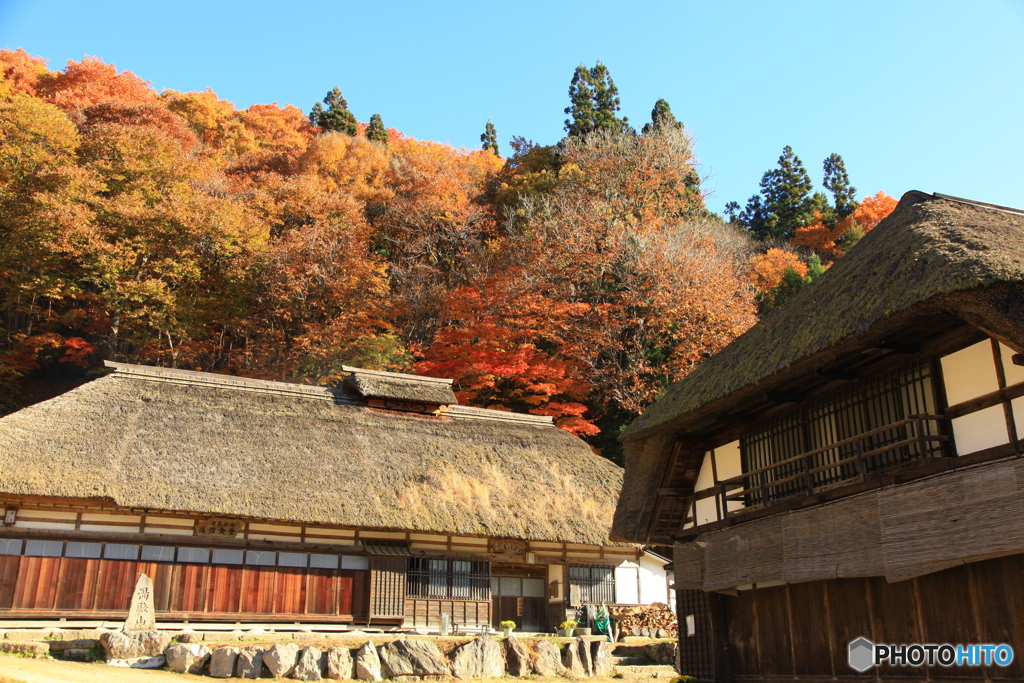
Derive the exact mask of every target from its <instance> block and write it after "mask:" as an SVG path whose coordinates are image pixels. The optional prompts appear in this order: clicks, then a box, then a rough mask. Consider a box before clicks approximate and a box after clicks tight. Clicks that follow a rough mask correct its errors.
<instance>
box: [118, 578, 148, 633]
mask: <svg viewBox="0 0 1024 683" xmlns="http://www.w3.org/2000/svg"><path fill="white" fill-rule="evenodd" d="M155 629H156V607H155V606H154V603H153V580H152V579H151V578H149V577H148V576H146V575H145V574H139V580H138V581H137V582H136V583H135V591H134V592H133V593H132V602H131V607H129V608H128V618H127V619H125V620H124V626H122V627H121V630H122V631H153V630H155Z"/></svg>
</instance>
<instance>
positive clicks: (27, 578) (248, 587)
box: [0, 555, 368, 621]
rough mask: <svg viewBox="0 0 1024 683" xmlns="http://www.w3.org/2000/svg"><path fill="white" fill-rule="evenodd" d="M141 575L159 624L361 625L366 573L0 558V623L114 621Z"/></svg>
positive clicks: (20, 557) (240, 566) (241, 566)
mask: <svg viewBox="0 0 1024 683" xmlns="http://www.w3.org/2000/svg"><path fill="white" fill-rule="evenodd" d="M143 573H144V574H147V575H148V576H149V577H150V578H151V579H153V588H154V594H155V595H154V599H155V607H156V610H157V612H158V613H159V614H161V615H163V617H164V618H184V619H188V618H211V619H218V618H223V619H228V618H230V619H237V618H239V617H240V616H241V615H244V616H245V618H247V619H253V618H254V619H259V620H271V621H272V620H282V619H287V620H289V621H296V620H306V621H309V620H311V618H313V619H314V620H316V621H353V620H363V619H365V618H366V617H367V611H368V609H367V608H368V604H367V603H368V590H367V578H368V577H367V574H368V572H366V571H358V570H345V569H337V570H335V569H313V568H310V569H306V568H288V567H278V568H274V567H257V566H248V565H216V564H214V565H209V564H171V563H159V562H137V561H131V560H108V559H99V558H97V559H81V558H70V557H29V556H19V555H4V556H0V615H8V616H15V615H18V616H34V617H47V616H89V615H95V616H101V617H114V618H117V617H119V616H122V615H123V614H124V613H126V612H127V610H128V604H129V602H130V601H131V593H132V589H133V588H134V587H135V581H136V580H137V578H138V576H139V574H143Z"/></svg>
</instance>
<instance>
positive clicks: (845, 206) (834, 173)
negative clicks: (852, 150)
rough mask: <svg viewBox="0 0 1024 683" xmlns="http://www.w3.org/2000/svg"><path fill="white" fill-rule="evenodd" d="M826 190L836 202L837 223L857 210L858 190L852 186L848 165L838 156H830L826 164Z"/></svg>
mask: <svg viewBox="0 0 1024 683" xmlns="http://www.w3.org/2000/svg"><path fill="white" fill-rule="evenodd" d="M823 165H824V171H825V182H824V185H825V189H827V190H828V191H829V192H831V193H832V197H833V199H834V200H835V204H834V209H835V222H836V223H838V222H839V221H841V220H843V219H844V218H846V217H847V216H849V215H850V214H851V213H853V212H854V210H855V209H856V208H857V188H855V187H854V186H853V185H850V176H849V175H848V174H847V173H846V165H845V164H844V163H843V158H842V157H841V156H839V155H838V154H835V153H833V154H830V155H829V156H828V159H825V162H824V164H823Z"/></svg>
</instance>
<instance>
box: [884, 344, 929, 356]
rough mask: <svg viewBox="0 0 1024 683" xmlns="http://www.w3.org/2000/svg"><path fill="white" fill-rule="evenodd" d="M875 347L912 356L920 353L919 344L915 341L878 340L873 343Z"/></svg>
mask: <svg viewBox="0 0 1024 683" xmlns="http://www.w3.org/2000/svg"><path fill="white" fill-rule="evenodd" d="M874 348H876V349H883V350H885V351H892V352H893V353H900V354H903V355H907V356H914V355H917V354H919V353H921V345H920V344H918V343H916V342H896V341H880V342H878V343H877V344H875V345H874Z"/></svg>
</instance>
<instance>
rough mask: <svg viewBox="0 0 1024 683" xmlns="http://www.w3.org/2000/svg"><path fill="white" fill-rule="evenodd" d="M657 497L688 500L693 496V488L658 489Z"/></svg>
mask: <svg viewBox="0 0 1024 683" xmlns="http://www.w3.org/2000/svg"><path fill="white" fill-rule="evenodd" d="M658 495H659V496H665V497H667V498H689V497H690V496H692V495H693V487H692V486H691V487H689V488H687V487H685V486H684V487H682V488H662V489H658Z"/></svg>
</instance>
